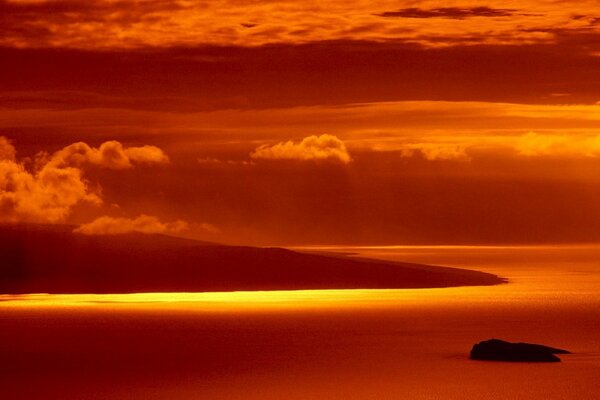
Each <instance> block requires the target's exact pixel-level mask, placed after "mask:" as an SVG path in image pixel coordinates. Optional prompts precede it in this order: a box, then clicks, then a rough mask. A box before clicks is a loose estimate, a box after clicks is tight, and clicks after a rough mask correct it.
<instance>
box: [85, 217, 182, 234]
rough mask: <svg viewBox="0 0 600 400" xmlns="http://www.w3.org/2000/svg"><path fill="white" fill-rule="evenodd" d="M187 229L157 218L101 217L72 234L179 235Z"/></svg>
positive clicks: (176, 222) (180, 222) (177, 222)
mask: <svg viewBox="0 0 600 400" xmlns="http://www.w3.org/2000/svg"><path fill="white" fill-rule="evenodd" d="M187 229H188V224H187V223H186V222H184V221H181V220H177V221H174V222H161V221H160V220H159V219H158V218H157V217H154V216H149V215H144V214H142V215H140V216H138V217H137V218H115V217H109V216H103V217H100V218H97V219H95V220H94V221H92V222H90V223H87V224H83V225H81V226H79V227H78V228H76V229H75V230H74V232H76V233H81V234H84V235H122V234H126V233H133V232H137V233H180V232H182V231H184V230H187Z"/></svg>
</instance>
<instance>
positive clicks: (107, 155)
mask: <svg viewBox="0 0 600 400" xmlns="http://www.w3.org/2000/svg"><path fill="white" fill-rule="evenodd" d="M50 162H51V163H54V164H56V165H58V166H69V165H73V166H80V165H82V164H84V163H90V164H93V165H98V166H101V167H104V168H110V169H128V168H132V167H133V164H135V163H138V164H164V163H168V162H169V158H168V157H167V155H166V154H165V153H164V152H163V151H162V150H161V149H160V148H158V147H155V146H142V147H127V148H125V147H123V145H122V144H121V143H119V142H117V141H109V142H104V143H102V144H101V145H100V147H98V148H94V147H90V146H89V145H88V144H86V143H83V142H79V143H74V144H72V145H70V146H67V147H65V148H64V149H62V150H60V151H58V152H56V153H55V154H54V155H53V156H52V159H51V161H50Z"/></svg>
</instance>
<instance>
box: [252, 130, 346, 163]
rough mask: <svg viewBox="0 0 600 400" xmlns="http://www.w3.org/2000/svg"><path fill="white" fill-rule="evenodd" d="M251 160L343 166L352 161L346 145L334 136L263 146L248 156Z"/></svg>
mask: <svg viewBox="0 0 600 400" xmlns="http://www.w3.org/2000/svg"><path fill="white" fill-rule="evenodd" d="M250 157H252V158H253V159H266V160H301V161H308V160H333V161H338V162H340V163H343V164H348V163H349V162H350V161H352V158H351V157H350V154H349V153H348V150H347V149H346V145H345V144H344V142H342V141H341V140H340V139H338V138H337V137H336V136H332V135H321V136H315V135H313V136H308V137H306V138H304V139H302V141H301V142H299V143H295V142H293V141H291V140H290V141H287V142H280V143H277V144H275V145H272V146H269V145H263V146H260V147H258V148H257V149H256V150H254V152H252V153H251V154H250Z"/></svg>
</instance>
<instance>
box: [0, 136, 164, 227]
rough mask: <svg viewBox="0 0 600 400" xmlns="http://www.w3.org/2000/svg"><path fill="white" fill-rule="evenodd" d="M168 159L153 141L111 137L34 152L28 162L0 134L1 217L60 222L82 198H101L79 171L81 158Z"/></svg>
mask: <svg viewBox="0 0 600 400" xmlns="http://www.w3.org/2000/svg"><path fill="white" fill-rule="evenodd" d="M166 161H168V158H166V155H165V154H164V153H163V152H162V150H160V149H158V148H157V147H154V146H142V147H130V148H124V147H123V146H122V145H121V144H120V143H119V142H114V141H113V142H106V143H103V144H102V145H101V146H100V147H99V148H97V149H96V148H92V147H90V146H89V145H87V144H86V143H83V142H80V143H75V144H72V145H70V146H67V147H65V148H63V149H62V150H59V151H57V152H56V153H54V154H52V155H47V154H44V153H41V154H38V156H37V158H36V163H35V164H36V165H35V166H34V167H28V165H29V164H27V163H26V162H24V161H18V160H17V159H16V152H15V149H14V147H13V146H12V144H11V143H10V142H9V141H8V140H7V139H6V138H4V137H0V222H10V223H16V222H40V223H58V222H62V221H64V220H65V219H66V218H67V217H68V216H69V214H70V213H71V211H72V209H73V207H75V206H76V205H78V204H80V203H89V204H93V205H100V204H102V199H101V198H100V195H99V189H97V188H93V187H91V185H90V183H89V182H88V181H87V180H86V179H84V177H83V170H82V166H83V165H84V164H94V165H99V166H102V167H106V168H112V169H123V168H130V167H131V166H132V164H133V163H157V162H166Z"/></svg>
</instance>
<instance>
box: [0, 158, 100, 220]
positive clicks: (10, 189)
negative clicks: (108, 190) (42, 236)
mask: <svg viewBox="0 0 600 400" xmlns="http://www.w3.org/2000/svg"><path fill="white" fill-rule="evenodd" d="M81 202H88V203H92V204H100V203H101V202H102V201H101V199H100V197H99V196H98V194H97V193H95V192H94V191H93V190H92V189H90V187H89V184H88V183H87V182H86V181H85V180H84V179H83V177H82V171H81V170H80V169H78V168H73V167H64V168H59V167H56V166H55V165H53V164H50V163H48V164H46V165H44V166H43V167H42V168H41V169H40V170H38V171H36V172H30V171H28V170H27V169H26V168H25V166H24V165H23V164H21V163H18V162H16V161H11V160H3V161H0V222H13V223H14V222H49V223H56V222H60V221H63V220H64V219H65V218H66V217H67V216H68V215H69V214H70V212H71V209H72V208H73V207H74V206H75V205H76V204H78V203H81Z"/></svg>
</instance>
